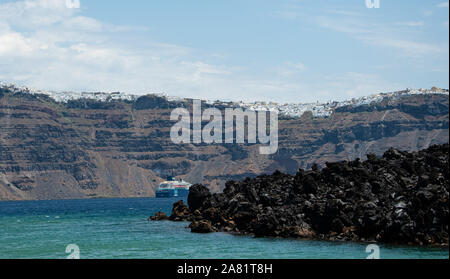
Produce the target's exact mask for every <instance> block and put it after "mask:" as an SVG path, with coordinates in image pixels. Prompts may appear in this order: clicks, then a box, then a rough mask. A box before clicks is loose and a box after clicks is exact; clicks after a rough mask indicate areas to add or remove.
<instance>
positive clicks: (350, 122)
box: [0, 90, 449, 200]
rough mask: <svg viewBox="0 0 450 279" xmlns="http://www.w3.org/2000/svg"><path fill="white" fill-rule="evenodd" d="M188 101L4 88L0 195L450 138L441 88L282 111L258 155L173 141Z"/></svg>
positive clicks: (101, 189) (149, 190) (136, 192)
mask: <svg viewBox="0 0 450 279" xmlns="http://www.w3.org/2000/svg"><path fill="white" fill-rule="evenodd" d="M189 106H190V103H189V102H187V101H186V102H178V103H174V102H169V101H167V100H166V99H164V98H160V97H155V96H145V97H141V98H139V99H138V100H137V101H135V102H130V101H112V102H97V101H92V100H78V101H70V102H68V103H67V104H65V103H57V102H55V101H53V100H52V99H50V98H48V97H47V96H45V95H30V94H26V93H12V92H8V91H7V90H6V91H5V90H4V91H2V92H0V131H1V132H0V200H18V199H25V200H27V199H65V198H93V197H140V196H152V195H154V189H155V188H156V187H157V185H158V183H159V182H161V181H162V180H163V179H164V178H165V176H166V175H169V174H172V173H173V174H174V175H176V176H178V177H182V178H184V179H185V180H187V181H189V182H191V183H202V184H204V185H207V186H208V187H209V188H210V189H211V190H213V191H219V190H222V189H223V186H224V185H225V181H226V180H229V179H234V180H239V179H244V178H245V177H247V176H250V177H253V176H256V175H258V174H263V173H271V172H273V171H275V170H277V169H278V170H280V171H282V172H287V173H295V172H296V171H297V170H298V169H299V168H300V167H301V168H310V167H311V166H312V165H313V164H314V163H317V164H318V165H319V166H323V165H324V163H325V162H327V161H340V160H351V159H355V158H358V157H360V158H365V154H367V153H375V154H379V155H380V154H382V152H383V151H385V150H387V149H389V148H390V147H395V148H399V149H402V150H408V151H416V150H420V149H424V148H427V147H428V146H430V145H432V144H440V143H446V142H448V141H449V130H448V129H449V116H448V112H449V110H448V109H449V98H448V96H447V95H414V96H408V97H402V98H399V99H397V100H386V101H383V102H381V103H379V104H377V105H371V106H361V107H356V108H353V107H343V108H339V109H338V110H337V111H336V112H335V113H334V114H333V115H332V116H331V117H329V118H325V119H321V118H312V117H308V115H307V114H305V115H304V116H303V117H302V118H300V119H280V121H279V151H278V152H277V153H276V154H274V155H260V154H259V152H258V149H259V146H258V145H233V144H228V145H227V144H223V145H206V144H199V145H194V144H184V145H175V144H173V143H172V142H171V141H170V128H171V127H172V126H173V124H174V122H172V121H170V113H171V110H172V109H173V108H176V107H187V108H189Z"/></svg>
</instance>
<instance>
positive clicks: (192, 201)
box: [188, 184, 211, 211]
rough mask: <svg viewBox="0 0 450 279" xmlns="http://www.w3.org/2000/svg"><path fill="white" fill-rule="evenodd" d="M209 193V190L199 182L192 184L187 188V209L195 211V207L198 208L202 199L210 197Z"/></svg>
mask: <svg viewBox="0 0 450 279" xmlns="http://www.w3.org/2000/svg"><path fill="white" fill-rule="evenodd" d="M210 196H211V193H210V192H209V189H208V188H206V187H205V186H203V185H201V184H195V185H193V186H192V187H191V188H190V190H189V196H188V204H189V209H190V210H191V211H195V210H196V209H198V208H200V207H201V206H202V204H203V201H204V200H205V199H206V198H208V197H210Z"/></svg>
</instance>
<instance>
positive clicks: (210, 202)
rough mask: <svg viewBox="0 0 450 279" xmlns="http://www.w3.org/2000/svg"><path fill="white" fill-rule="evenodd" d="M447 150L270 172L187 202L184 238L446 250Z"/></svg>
mask: <svg viewBox="0 0 450 279" xmlns="http://www.w3.org/2000/svg"><path fill="white" fill-rule="evenodd" d="M448 153H449V145H448V144H444V145H435V146H432V147H430V148H428V149H426V150H423V151H420V152H414V153H408V152H403V151H400V150H397V149H390V150H388V151H387V152H385V153H384V155H383V156H382V157H378V156H376V155H373V154H369V155H368V156H367V157H368V160H367V161H365V162H361V161H360V160H355V161H351V162H346V161H344V162H339V163H327V164H326V167H325V168H324V169H322V170H318V169H317V168H315V170H312V171H305V170H300V171H299V172H298V173H297V174H296V175H295V176H292V175H288V174H283V173H281V172H275V173H274V174H272V175H263V176H259V177H256V178H254V179H246V180H244V181H240V182H239V181H229V182H227V184H226V187H225V190H224V192H223V193H220V194H214V195H210V194H209V192H207V189H206V190H205V187H202V186H201V185H196V186H195V187H193V189H192V192H191V194H190V196H189V202H192V204H189V206H190V207H191V209H195V212H193V213H192V214H190V215H189V216H187V215H186V214H185V213H187V207H186V208H184V207H185V205H184V207H183V205H180V204H176V207H174V211H175V212H179V211H180V210H181V208H182V211H183V214H178V215H177V216H179V215H183V216H184V217H185V219H184V220H194V222H193V223H192V224H191V226H190V228H191V230H192V232H202V233H205V232H211V231H229V232H238V233H244V234H253V235H255V236H274V237H296V238H314V239H326V240H342V241H344V240H347V241H370V242H384V243H396V244H411V245H444V246H448V224H449V161H448Z"/></svg>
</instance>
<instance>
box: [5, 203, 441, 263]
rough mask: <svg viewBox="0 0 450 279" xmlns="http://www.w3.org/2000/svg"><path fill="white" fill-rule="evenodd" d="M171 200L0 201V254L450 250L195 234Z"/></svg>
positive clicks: (382, 254) (339, 255) (403, 254)
mask: <svg viewBox="0 0 450 279" xmlns="http://www.w3.org/2000/svg"><path fill="white" fill-rule="evenodd" d="M178 200H179V199H176V198H167V199H164V198H160V199H156V198H132V199H89V200H53V201H5V202H0V258H1V259H67V258H81V259H277V258H281V259H366V258H367V257H373V255H374V251H375V252H376V256H377V257H379V258H381V259H408V258H412V259H448V258H449V250H448V248H424V247H410V246H392V245H378V247H375V248H376V250H373V246H370V247H368V244H367V243H349V242H329V241H311V240H299V239H277V238H254V237H252V236H240V235H232V234H228V233H211V234H195V233H191V232H190V229H189V228H187V226H188V225H189V223H186V222H170V221H160V222H149V221H147V219H148V217H149V216H151V215H153V214H154V213H156V212H158V211H163V212H165V213H167V214H168V215H169V214H170V212H171V209H172V205H173V203H174V202H176V201H178Z"/></svg>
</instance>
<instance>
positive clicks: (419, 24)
mask: <svg viewBox="0 0 450 279" xmlns="http://www.w3.org/2000/svg"><path fill="white" fill-rule="evenodd" d="M397 25H402V26H409V27H422V26H425V22H423V21H406V22H399V23H397Z"/></svg>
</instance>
